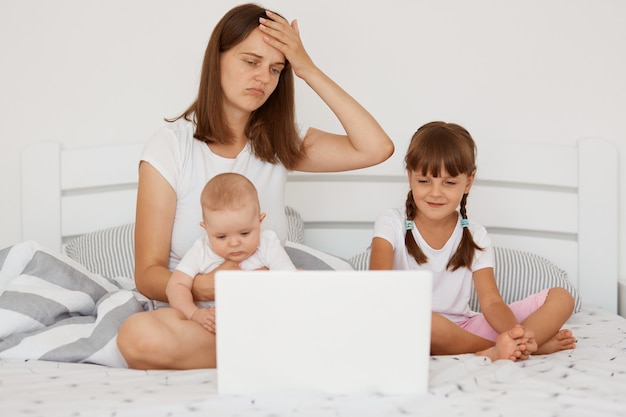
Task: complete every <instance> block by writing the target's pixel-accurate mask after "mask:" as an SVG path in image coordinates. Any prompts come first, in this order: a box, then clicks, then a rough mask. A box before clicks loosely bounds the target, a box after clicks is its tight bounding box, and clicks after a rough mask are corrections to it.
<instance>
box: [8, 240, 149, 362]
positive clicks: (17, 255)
mask: <svg viewBox="0 0 626 417" xmlns="http://www.w3.org/2000/svg"><path fill="white" fill-rule="evenodd" d="M0 261H2V264H1V266H2V268H1V269H0V358H20V359H42V360H50V361H62V362H89V363H97V364H102V365H109V366H114V367H125V366H126V363H125V361H124V359H123V358H122V357H121V355H120V353H119V351H118V349H117V344H116V338H117V331H118V329H119V326H120V325H121V323H122V321H124V319H126V317H128V316H129V315H131V314H133V313H136V312H139V311H144V310H146V309H148V308H149V306H150V303H149V301H148V299H146V298H145V297H143V296H142V295H141V294H139V293H138V292H136V291H132V290H131V289H132V288H133V287H134V283H133V282H132V280H130V279H128V278H118V279H107V278H104V277H102V276H100V275H97V274H94V273H91V272H89V271H88V270H87V269H86V268H85V267H83V266H82V265H80V264H78V263H77V262H74V261H73V260H71V259H69V258H67V257H64V256H60V255H57V254H55V253H53V252H51V251H48V250H46V249H44V248H42V247H41V246H40V245H39V244H37V243H36V242H32V241H27V242H22V243H19V244H17V245H14V246H12V247H9V248H5V249H3V250H2V251H0Z"/></svg>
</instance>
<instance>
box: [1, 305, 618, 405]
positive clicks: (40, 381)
mask: <svg viewBox="0 0 626 417" xmlns="http://www.w3.org/2000/svg"><path fill="white" fill-rule="evenodd" d="M567 327H569V328H571V329H572V330H573V331H574V333H575V335H576V336H577V338H578V347H577V348H576V349H574V350H568V351H563V352H559V353H555V354H552V355H545V356H535V357H532V358H531V359H529V360H528V361H519V362H515V363H513V362H510V361H498V362H495V363H491V362H490V361H489V360H486V359H484V358H481V357H477V356H474V355H456V356H437V357H432V358H431V361H430V366H431V369H430V383H429V385H430V387H429V393H428V394H427V395H424V396H418V397H388V396H387V397H386V396H380V395H362V396H341V397H332V396H327V395H321V394H320V395H315V394H311V395H308V396H302V395H298V396H295V395H280V396H278V395H277V396H259V397H220V396H218V395H217V391H216V372H215V370H193V371H137V370H129V369H115V368H109V367H105V366H100V365H88V364H76V363H57V362H45V361H28V362H23V361H14V360H2V361H0V414H1V415H2V416H3V417H9V416H10V417H22V416H29V417H32V416H46V417H53V416H90V417H93V416H150V417H155V416H196V415H198V416H200V415H203V416H242V417H246V416H268V415H273V416H282V415H284V416H359V417H365V416H377V417H381V416H406V415H423V416H444V417H445V416H476V415H480V416H484V417H489V416H507V417H508V416H525V417H528V416H567V417H572V416H585V417H589V416H603V417H604V416H624V415H626V319H624V318H622V317H620V316H617V315H615V314H613V313H610V312H609V311H607V310H604V309H601V308H597V307H589V306H585V307H584V309H583V311H582V312H580V313H578V314H576V315H574V316H573V317H572V318H571V319H570V320H569V322H568V325H567Z"/></svg>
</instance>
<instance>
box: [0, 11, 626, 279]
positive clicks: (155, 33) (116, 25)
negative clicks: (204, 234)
mask: <svg viewBox="0 0 626 417" xmlns="http://www.w3.org/2000/svg"><path fill="white" fill-rule="evenodd" d="M238 3H239V2H235V1H226V0H219V1H217V0H210V1H207V0H181V1H170V0H134V1H126V0H108V1H95V0H55V1H45V0H25V1H21V2H9V1H6V0H3V1H1V2H0V52H1V54H2V55H1V58H0V59H1V63H2V64H1V66H0V75H1V76H0V140H1V141H2V142H1V143H2V147H1V152H0V195H1V196H2V198H1V200H0V213H1V216H0V247H5V246H9V245H11V244H14V243H16V242H18V241H20V240H21V229H20V221H21V215H20V210H21V208H20V197H21V195H20V154H21V152H22V150H23V149H24V147H26V146H27V145H28V144H30V143H33V142H35V141H41V140H52V141H60V142H62V143H64V144H65V146H67V147H76V146H85V145H100V144H106V143H122V142H138V141H143V140H145V139H146V138H147V137H148V136H149V135H150V134H151V133H152V132H153V131H154V130H156V129H157V128H158V127H159V126H160V125H161V123H162V118H163V117H169V116H173V115H177V114H178V113H180V112H181V111H182V110H183V109H184V108H185V107H186V106H187V105H188V104H189V103H190V102H191V100H192V99H193V97H194V96H195V94H196V85H197V80H198V75H199V70H200V63H201V60H202V55H203V53H204V48H205V46H206V42H207V40H208V37H209V34H210V32H211V30H212V28H213V26H214V24H215V23H216V21H217V20H218V19H219V18H220V17H221V16H222V15H223V14H224V12H225V11H226V10H228V9H230V8H231V7H232V6H234V5H236V4H238ZM263 4H264V6H266V7H269V8H272V9H275V10H277V11H279V12H280V13H282V14H283V15H285V16H286V17H288V18H289V19H293V18H297V19H298V21H299V24H300V29H301V32H302V38H303V40H304V42H305V46H306V47H307V50H308V52H309V53H310V55H311V56H312V57H313V58H314V59H315V60H316V62H317V64H318V65H319V66H320V67H321V68H323V69H324V70H325V71H326V72H327V73H328V74H329V75H331V76H332V77H333V78H334V79H335V80H336V81H337V82H339V83H340V84H341V85H342V86H344V87H345V88H346V89H347V90H348V91H349V92H350V93H352V94H353V95H354V96H355V97H356V98H357V99H358V100H360V101H361V102H362V103H363V104H364V105H365V106H366V107H367V108H368V109H369V110H370V111H371V112H372V113H373V114H374V115H375V116H376V117H377V118H378V120H379V121H380V123H381V124H382V125H383V126H384V127H385V128H386V129H387V130H388V131H389V132H390V133H391V132H394V134H398V136H402V137H401V138H400V137H399V138H397V140H398V141H404V140H406V139H407V138H408V137H409V136H410V135H411V134H412V133H413V131H414V130H415V129H416V128H417V127H418V126H420V125H421V124H422V123H424V122H426V121H430V120H433V119H439V120H446V121H455V122H458V123H461V124H463V125H465V126H466V127H467V128H468V129H469V130H470V132H471V133H472V134H473V135H474V137H475V138H476V140H477V142H478V143H479V148H480V142H481V141H493V140H499V139H506V140H510V141H520V142H537V141H542V142H553V143H563V144H573V143H574V142H575V141H577V140H578V139H580V138H584V137H590V136H594V137H601V138H605V139H607V140H609V141H612V142H614V143H616V144H617V145H618V147H619V151H620V166H621V167H623V166H625V162H624V161H625V160H626V75H625V74H626V53H625V51H626V17H625V16H626V2H623V1H621V0H613V1H609V0H599V1H593V2H592V1H588V0H558V1H557V0H530V1H502V0H491V1H489V0H477V1H472V2H466V1H463V0H448V1H438V0H421V1H419V0H417V1H416V0H387V1H385V2H368V1H365V0H349V1H337V0H332V1H330V0H315V1H313V0H311V1H307V2H306V3H305V2H303V1H292V0H267V1H265V2H264V3H263ZM298 87H299V89H298V114H299V119H300V122H301V123H303V124H307V125H315V126H318V127H321V128H326V129H331V130H336V129H338V128H339V127H338V125H337V122H336V121H335V120H334V118H333V117H332V116H331V115H330V114H329V111H328V110H327V109H326V108H325V107H324V106H323V105H322V104H321V103H320V101H319V99H317V97H315V96H314V95H312V94H311V92H310V91H309V90H307V89H306V88H305V87H304V86H303V85H302V84H299V85H298ZM398 152H404V149H398ZM529 169H532V161H529ZM555 169H558V163H555ZM479 175H480V174H479ZM620 176H621V178H620V182H621V184H622V186H621V190H622V192H621V196H620V205H621V207H622V208H623V207H626V193H625V192H624V185H623V184H626V172H624V169H623V168H622V170H621V173H620ZM598 204H602V202H598ZM44 209H45V208H42V210H44ZM563 210H567V207H563ZM621 213H622V214H621V219H620V225H619V231H620V258H621V259H622V264H621V265H620V277H621V280H622V281H623V282H626V214H624V213H626V211H625V210H623V209H622V210H621ZM86 215H89V214H88V213H86Z"/></svg>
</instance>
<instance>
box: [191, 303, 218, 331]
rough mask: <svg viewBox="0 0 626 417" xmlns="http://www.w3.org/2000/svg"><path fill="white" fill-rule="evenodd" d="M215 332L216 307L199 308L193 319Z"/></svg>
mask: <svg viewBox="0 0 626 417" xmlns="http://www.w3.org/2000/svg"><path fill="white" fill-rule="evenodd" d="M190 320H193V321H195V322H196V323H199V324H200V325H201V326H202V327H204V328H205V329H206V330H208V331H209V332H211V333H213V334H215V308H198V309H197V310H196V312H195V313H193V315H192V316H191V319H190Z"/></svg>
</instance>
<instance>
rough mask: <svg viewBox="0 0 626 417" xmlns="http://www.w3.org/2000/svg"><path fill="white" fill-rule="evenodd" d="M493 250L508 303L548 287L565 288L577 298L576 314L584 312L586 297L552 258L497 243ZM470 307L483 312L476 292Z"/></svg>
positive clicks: (502, 291) (500, 287) (497, 277)
mask: <svg viewBox="0 0 626 417" xmlns="http://www.w3.org/2000/svg"><path fill="white" fill-rule="evenodd" d="M493 252H494V262H495V268H494V273H495V276H496V283H497V284H498V288H499V289H500V294H502V298H503V299H504V302H505V303H508V304H510V303H512V302H513V301H517V300H521V299H522V298H524V297H526V296H528V295H530V294H534V293H536V292H539V291H541V290H544V289H546V288H552V287H563V288H565V289H566V290H568V291H569V292H570V294H572V296H573V297H574V313H578V312H579V311H580V309H581V304H582V300H581V298H580V295H579V294H578V290H576V288H575V287H574V286H573V285H572V283H571V282H570V280H569V278H568V277H567V272H565V271H564V270H562V269H561V268H559V267H558V266H556V265H555V264H553V263H552V262H550V261H549V260H548V259H546V258H544V257H542V256H540V255H537V254H534V253H530V252H524V251H520V250H516V249H509V248H503V247H499V246H494V247H493ZM472 289H473V286H472ZM470 308H471V309H472V310H474V311H480V307H479V305H478V298H477V297H476V293H475V292H474V291H472V296H471V297H470Z"/></svg>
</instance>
